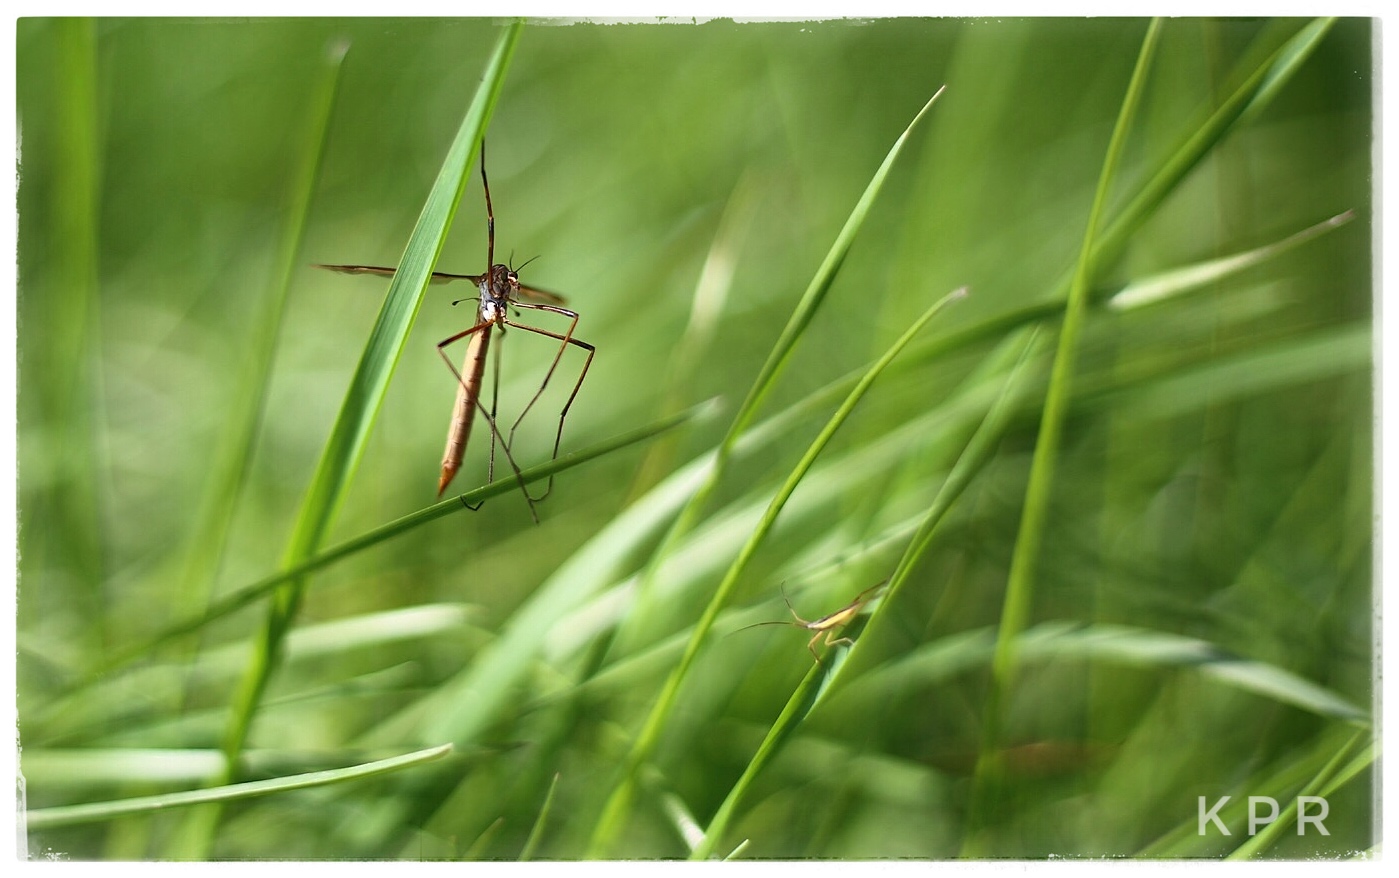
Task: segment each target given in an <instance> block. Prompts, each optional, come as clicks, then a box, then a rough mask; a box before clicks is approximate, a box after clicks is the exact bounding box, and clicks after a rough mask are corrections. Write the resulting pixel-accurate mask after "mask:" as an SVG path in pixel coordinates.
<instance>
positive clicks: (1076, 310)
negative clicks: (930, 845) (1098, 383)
mask: <svg viewBox="0 0 1399 878" xmlns="http://www.w3.org/2000/svg"><path fill="white" fill-rule="evenodd" d="M1160 31H1161V20H1160V19H1153V20H1152V22H1151V24H1150V25H1149V26H1148V28H1147V32H1146V37H1145V38H1144V39H1143V41H1142V48H1141V53H1140V54H1139V55H1138V56H1137V65H1136V69H1135V70H1133V71H1132V79H1131V82H1129V83H1128V86H1127V94H1126V96H1125V97H1124V98H1123V101H1122V109H1121V111H1120V112H1119V113H1118V117H1117V123H1116V125H1114V127H1113V132H1112V138H1111V140H1110V141H1109V142H1108V149H1107V155H1106V157H1105V158H1104V160H1103V167H1102V171H1101V173H1100V174H1099V177H1098V186H1097V189H1096V190H1095V192H1094V193H1093V206H1092V208H1091V209H1090V210H1089V214H1088V227H1087V230H1086V231H1085V232H1084V236H1083V245H1082V248H1081V250H1080V253H1079V258H1078V265H1077V268H1076V269H1075V270H1074V279H1073V283H1072V285H1071V286H1070V288H1069V300H1068V305H1067V307H1066V310H1065V314H1064V323H1063V326H1062V327H1061V328H1060V331H1059V347H1058V351H1057V352H1056V354H1055V357H1054V366H1053V370H1052V372H1051V373H1050V378H1049V389H1048V393H1047V395H1046V397H1045V401H1044V414H1043V417H1042V418H1041V421H1040V429H1039V435H1038V437H1037V438H1036V441H1035V453H1034V458H1033V460H1032V462H1031V464H1030V481H1029V485H1028V486H1027V488H1026V491H1025V506H1024V509H1023V511H1022V512H1021V518H1020V530H1019V533H1018V534H1017V536H1016V539H1015V549H1014V552H1013V554H1012V556H1011V562H1010V573H1009V575H1008V577H1007V582H1006V594H1005V603H1004V607H1003V609H1002V612H1001V630H1000V634H999V636H998V638H997V643H998V646H997V651H996V660H995V662H994V663H993V664H992V668H991V688H990V690H989V692H988V693H987V698H986V717H985V724H984V726H983V738H982V750H981V752H982V756H981V758H980V759H978V765H977V771H976V778H975V779H974V781H973V789H972V806H971V819H970V825H969V829H968V834H967V836H966V840H967V841H968V842H970V841H971V840H972V839H973V838H974V837H975V835H976V833H977V830H978V827H979V826H980V825H981V821H982V820H983V819H984V811H985V809H986V808H987V807H988V803H987V802H986V797H987V795H988V793H987V786H988V784H990V783H991V782H992V780H993V778H994V777H995V775H996V771H997V769H996V766H995V765H994V764H993V762H994V754H995V753H997V752H998V751H997V746H998V743H999V742H998V738H999V735H1000V703H1001V699H1002V698H1003V697H1004V694H1005V693H1006V692H1008V691H1009V689H1010V686H1011V674H1012V672H1013V670H1014V661H1015V656H1014V653H1013V649H1014V645H1015V642H1016V638H1017V636H1018V635H1019V633H1020V632H1021V631H1023V630H1024V628H1025V625H1026V624H1027V622H1028V621H1029V618H1030V608H1031V605H1032V603H1033V600H1034V566H1035V564H1036V563H1037V561H1038V560H1039V550H1040V543H1041V540H1042V538H1043V535H1044V524H1045V518H1046V515H1047V514H1048V511H1049V497H1050V490H1051V488H1052V486H1053V483H1054V468H1055V465H1056V462H1057V457H1058V453H1059V439H1060V435H1061V432H1062V430H1063V426H1064V418H1065V415H1066V413H1067V411H1068V405H1069V399H1070V396H1071V394H1072V390H1071V385H1072V381H1073V371H1074V358H1075V356H1076V354H1077V349H1078V336H1079V333H1080V332H1081V331H1082V327H1083V321H1084V315H1085V312H1086V311H1087V307H1088V292H1089V289H1090V285H1091V282H1092V278H1093V269H1094V264H1093V253H1094V248H1095V246H1096V244H1097V234H1098V225H1099V222H1100V221H1101V217H1102V215H1103V211H1104V206H1105V205H1106V204H1107V198H1108V192H1109V191H1110V190H1111V188H1112V183H1113V180H1114V179H1115V178H1116V176H1117V166H1118V163H1119V161H1120V160H1121V157H1122V150H1123V147H1124V145H1125V144H1126V141H1127V134H1128V132H1129V131H1130V130H1131V128H1132V121H1133V119H1134V118H1135V116H1136V111H1137V106H1138V104H1139V103H1140V101H1141V96H1142V92H1143V91H1144V90H1145V88H1146V76H1147V71H1148V70H1149V69H1150V67H1151V59H1152V56H1153V54H1154V53H1155V49H1156V43H1157V40H1158V39H1159V37H1160Z"/></svg>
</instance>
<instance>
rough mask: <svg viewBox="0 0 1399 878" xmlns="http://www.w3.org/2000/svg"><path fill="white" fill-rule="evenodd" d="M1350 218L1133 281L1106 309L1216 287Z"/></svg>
mask: <svg viewBox="0 0 1399 878" xmlns="http://www.w3.org/2000/svg"><path fill="white" fill-rule="evenodd" d="M1354 218H1355V212H1354V211H1350V210H1347V211H1345V212H1344V213H1340V214H1337V215H1336V216H1333V217H1331V218H1330V219H1326V220H1322V221H1321V222H1319V223H1317V224H1316V225H1314V226H1308V227H1307V228H1305V229H1303V230H1302V231H1300V232H1297V233H1295V234H1292V235H1289V236H1288V237H1286V238H1283V239H1282V240H1281V241H1274V242H1273V243H1272V244H1265V245H1263V246H1262V247H1255V248H1254V249H1252V250H1246V251H1244V252H1242V253H1235V254H1233V255H1231V256H1223V257H1220V258H1219V259H1210V260H1207V261H1205V262H1199V263H1196V264H1194V265H1186V266H1182V267H1180V268H1176V269H1172V270H1170V271H1163V272H1161V273H1159V274H1154V275H1152V276H1150V277H1144V278H1141V279H1139V280H1134V281H1132V282H1131V283H1129V284H1128V285H1127V286H1125V287H1123V288H1122V289H1121V290H1120V291H1118V292H1117V293H1116V294H1115V295H1114V296H1113V297H1112V298H1111V299H1108V300H1107V302H1106V305H1107V307H1108V308H1109V309H1111V310H1113V311H1130V310H1132V309H1133V308H1140V307H1143V306H1146V305H1154V304H1156V303H1157V302H1160V301H1163V300H1165V299H1169V298H1171V297H1172V296H1178V295H1181V294H1182V293H1186V292H1189V291H1190V290H1194V289H1199V288H1200V287H1203V286H1206V285H1208V284H1213V283H1218V282H1219V281H1221V280H1224V279H1225V278H1227V277H1229V276H1230V275H1232V274H1236V273H1238V272H1240V271H1243V270H1245V269H1248V268H1253V267H1255V266H1257V265H1261V264H1262V263H1264V262H1267V261H1268V260H1269V259H1272V258H1274V257H1276V256H1280V255H1282V254H1283V253H1286V252H1287V251H1288V250H1291V249H1292V248H1293V247H1296V246H1298V245H1300V244H1305V243H1306V242H1308V241H1310V240H1312V239H1313V238H1317V237H1320V236H1321V235H1324V234H1326V233H1327V232H1329V231H1331V230H1333V229H1338V228H1340V227H1341V226H1343V225H1345V224H1346V223H1348V222H1350V221H1351V220H1352V219H1354Z"/></svg>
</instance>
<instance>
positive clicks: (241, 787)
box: [24, 744, 452, 830]
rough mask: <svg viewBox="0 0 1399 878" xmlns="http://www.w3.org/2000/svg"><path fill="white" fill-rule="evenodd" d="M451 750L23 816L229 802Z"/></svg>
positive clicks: (97, 815)
mask: <svg viewBox="0 0 1399 878" xmlns="http://www.w3.org/2000/svg"><path fill="white" fill-rule="evenodd" d="M451 752H452V745H451V744H443V745H441V746H439V747H431V748H428V749H426V750H416V751H414V752H412V753H405V754H403V755H402V756H394V757H392V758H389V759H379V760H376V761H374V762H366V763H363V764H361V765H353V766H350V767H348V768H337V769H333V770H331V771H312V772H308V773H306V774H297V775H292V776H290V777H278V778H272V779H269V780H258V781H250V782H248V783H239V784H227V785H224V786H217V787H210V788H208V789H203V790H189V791H188V792H183V793H167V794H165V795H159V796H140V797H138V798H133V799H120V800H117V801H114V802H91V803H88V804H84V805H65V806H60V807H55V808H40V809H37V810H34V811H30V812H28V813H27V814H26V815H24V822H25V825H26V827H27V828H28V829H30V830H35V829H52V828H54V827H58V826H72V825H74V824H77V823H95V822H98V821H102V820H115V819H117V818H118V817H129V816H131V815H133V814H147V813H150V812H153V811H163V810H166V809H169V808H185V807H189V806H190V805H203V804H208V803H213V802H232V801H236V800H238V799H249V798H253V797H254V796H267V795H272V794H273V793H284V792H289V791H291V790H301V789H306V788H307V787H319V786H326V785H327V784H335V783H345V782H346V781H351V780H359V779H361V778H366V777H374V776H376V775H382V774H389V773H391V772H396V771H402V770H403V769H405V768H412V767H413V766H416V765H422V764H423V763H425V762H433V761H435V760H438V759H441V758H443V757H444V756H446V755H447V754H449V753H451Z"/></svg>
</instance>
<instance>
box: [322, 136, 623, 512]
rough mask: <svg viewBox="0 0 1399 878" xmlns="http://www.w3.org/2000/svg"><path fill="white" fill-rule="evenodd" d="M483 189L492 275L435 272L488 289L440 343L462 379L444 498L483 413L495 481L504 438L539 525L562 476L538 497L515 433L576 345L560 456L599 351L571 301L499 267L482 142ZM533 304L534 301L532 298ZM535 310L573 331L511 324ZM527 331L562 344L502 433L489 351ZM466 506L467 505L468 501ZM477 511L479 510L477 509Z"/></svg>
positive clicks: (382, 271)
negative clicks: (515, 448) (495, 339)
mask: <svg viewBox="0 0 1399 878" xmlns="http://www.w3.org/2000/svg"><path fill="white" fill-rule="evenodd" d="M481 186H482V188H483V189H484V190H485V196H486V273H485V274H450V273H448V272H445V271H434V272H433V273H432V277H431V282H432V283H449V282H451V281H457V280H465V281H470V282H471V283H473V284H475V285H476V288H477V289H478V290H479V291H480V295H479V296H473V297H471V298H469V299H458V300H457V301H456V302H453V303H452V304H453V305H455V304H457V303H458V302H464V301H478V302H479V303H480V306H479V308H478V310H477V321H476V324H475V325H474V326H472V327H471V328H470V329H467V330H463V331H462V332H458V333H456V334H455V335H452V336H450V337H448V338H445V339H443V340H442V341H440V342H438V343H437V352H438V353H439V354H441V356H442V360H443V362H445V363H446V364H447V368H448V369H451V370H452V374H453V375H454V376H455V377H456V379H457V398H456V402H455V404H454V405H453V407H452V421H451V424H450V426H449V427H448V430H447V445H446V448H445V449H444V450H443V452H442V474H441V477H440V478H439V479H438V482H437V496H438V497H441V496H442V494H443V493H444V492H446V490H447V486H448V485H449V484H451V482H452V478H453V477H454V476H456V474H457V471H458V470H460V469H461V463H462V457H463V456H464V455H465V454H466V443H467V440H468V439H469V438H470V437H471V425H472V421H473V420H474V419H475V416H476V412H477V410H478V409H479V410H480V412H481V415H482V417H484V418H485V419H486V423H487V425H488V426H489V428H490V430H491V452H490V458H489V463H488V465H487V466H488V468H487V481H490V480H492V479H493V478H494V475H495V447H496V441H497V440H499V441H500V444H501V446H502V449H503V450H504V453H505V457H506V460H507V461H508V462H509V463H510V467H511V469H513V470H514V471H515V476H516V478H519V479H521V483H520V490H521V491H523V492H524V495H525V502H526V503H528V504H529V508H530V515H531V516H532V517H533V518H534V520H535V521H536V522H538V521H539V516H538V515H537V514H536V512H535V508H534V504H535V503H538V502H540V501H542V500H543V499H544V498H545V497H547V496H549V492H550V491H552V490H553V488H554V477H553V476H552V475H551V476H550V477H549V482H548V486H547V487H546V488H545V489H544V493H543V494H540V495H539V496H538V497H535V496H532V495H531V494H530V492H529V489H528V488H526V487H525V485H524V482H523V478H522V477H521V476H520V469H519V467H517V466H516V465H515V461H514V459H513V457H511V454H510V448H511V444H512V443H513V442H514V439H515V431H516V429H518V428H519V426H520V422H521V421H523V420H524V419H525V415H527V414H529V410H530V409H531V408H533V407H534V404H535V403H536V402H538V401H539V398H540V396H542V395H543V394H544V389H545V388H546V387H548V385H549V379H551V378H553V377H554V372H555V370H556V369H558V366H559V362H560V360H561V359H562V358H563V354H564V351H566V350H567V349H568V347H569V345H573V346H574V347H578V348H581V349H583V350H584V351H587V359H586V360H584V361H583V368H582V370H580V371H579V373H578V380H577V382H575V383H574V385H573V391H572V392H571V393H570V394H569V395H568V401H567V402H565V403H564V406H563V410H562V411H560V412H559V427H558V430H557V431H556V432H555V434H554V455H553V456H554V457H555V458H557V457H558V456H559V444H560V442H561V441H562V440H563V425H564V419H565V418H567V417H568V410H569V408H570V407H571V406H572V405H573V401H574V399H576V398H577V396H578V391H579V389H581V388H582V386H583V379H584V378H586V377H587V375H588V367H589V366H591V365H592V363H593V355H594V354H596V353H597V348H595V347H594V346H593V345H590V344H588V343H587V342H585V341H582V340H580V339H577V338H574V336H573V332H574V330H575V329H576V328H577V327H578V313H577V312H576V311H570V310H568V309H567V308H564V307H563V305H564V300H563V298H562V297H560V296H556V295H555V294H553V293H550V292H546V291H544V290H541V289H537V288H535V287H528V286H525V285H524V284H521V283H520V277H519V274H518V270H517V269H514V268H511V267H510V266H508V265H498V264H496V262H495V212H494V210H493V209H492V207H491V186H490V181H489V180H487V178H486V144H485V142H484V141H482V143H481ZM316 267H317V268H325V269H329V270H331V271H339V272H343V273H345V274H374V275H380V276H383V277H392V276H393V274H394V272H395V270H396V269H393V268H383V267H380V266H377V265H317V266H316ZM520 267H521V268H523V267H524V266H523V265H521V266H520ZM524 299H533V300H534V301H533V302H528V301H524ZM521 308H524V309H528V310H531V311H546V312H549V313H551V314H559V315H561V316H563V317H566V318H567V319H568V321H569V323H568V329H567V330H565V331H564V332H563V333H558V332H552V331H550V330H547V329H543V328H541V327H538V326H530V325H529V324H526V323H517V322H516V321H514V320H511V319H510V312H511V311H512V310H513V311H514V312H515V314H516V316H518V315H519V313H520V309H521ZM507 326H508V327H511V328H512V329H522V330H524V331H525V332H533V333H535V334H537V335H543V336H546V337H548V338H552V339H555V340H556V341H558V342H559V349H558V350H557V351H556V352H555V353H554V359H553V361H552V362H551V363H550V364H549V369H548V371H546V372H545V373H544V380H543V381H541V382H540V384H539V389H538V390H536V391H535V393H534V396H533V397H532V398H531V399H530V401H529V403H528V404H527V405H525V407H524V409H522V410H521V411H520V414H519V416H518V417H517V418H516V419H515V422H514V423H513V424H512V425H511V426H510V432H509V433H508V434H506V435H501V433H500V429H499V427H498V426H497V424H496V409H497V402H498V400H499V395H500V346H499V345H497V346H496V357H495V361H496V362H495V370H494V382H493V388H492V391H491V407H490V410H489V411H487V410H486V408H485V406H484V405H482V403H481V382H482V378H483V377H484V375H485V371H486V354H487V351H488V350H489V348H490V344H491V330H492V329H494V330H497V331H498V332H500V334H501V336H502V338H503V337H504V335H505V328H506V327H507ZM462 339H469V341H468V342H467V348H466V356H465V359H464V360H463V362H462V368H461V370H460V371H458V369H457V367H456V365H454V364H453V363H452V359H451V357H449V356H447V350H446V349H447V347H448V346H450V345H452V344H454V343H455V342H458V341H461V340H462ZM463 503H465V501H463ZM468 508H471V509H476V508H479V506H469V507H468Z"/></svg>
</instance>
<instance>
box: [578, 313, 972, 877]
mask: <svg viewBox="0 0 1399 878" xmlns="http://www.w3.org/2000/svg"><path fill="white" fill-rule="evenodd" d="M965 295H966V289H965V288H962V289H958V290H954V291H953V292H951V293H949V294H947V295H946V296H944V297H943V298H941V299H939V300H938V301H937V302H936V303H935V304H934V305H933V306H932V307H930V308H929V309H928V310H926V311H924V312H923V314H922V316H920V317H919V318H918V319H917V320H916V321H914V323H913V325H911V326H910V327H909V328H908V329H907V330H906V331H905V332H904V334H903V335H902V336H900V337H899V339H898V341H896V342H894V344H893V345H892V346H891V347H890V348H889V350H887V351H885V353H884V355H883V356H882V357H880V358H879V360H877V361H876V362H875V364H874V365H873V366H872V367H870V370H869V371H868V372H867V373H865V375H864V377H863V378H861V379H860V383H859V384H857V385H856V386H855V388H854V389H853V390H851V391H850V395H849V396H847V397H846V399H845V401H844V402H843V403H841V405H840V408H838V409H837V410H836V412H835V414H833V415H832V416H831V419H830V420H829V421H827V423H826V425H825V427H823V428H822V430H821V432H820V434H818V435H817V437H816V439H815V440H813V441H812V443H811V446H810V447H809V448H807V450H806V453H805V454H804V455H802V458H801V460H800V461H798V462H797V465H796V467H795V468H793V470H792V472H791V473H790V474H789V475H788V476H787V480H786V481H785V482H784V483H783V485H782V487H781V488H779V489H778V492H777V494H776V496H774V497H773V498H772V502H771V503H770V504H769V505H768V508H767V511H766V512H765V513H764V514H763V517H762V519H761V520H760V521H759V522H758V526H757V527H756V528H755V529H754V531H753V533H752V535H751V536H750V537H749V538H748V541H747V542H746V543H745V544H744V546H743V548H742V549H740V550H739V554H738V556H737V557H736V558H735V559H734V561H733V564H732V565H730V567H729V569H728V572H727V573H725V574H724V578H723V580H722V581H720V583H719V585H718V587H717V588H716V589H715V590H714V594H713V596H712V597H711V598H710V600H709V604H708V605H707V606H706V607H705V609H704V613H703V614H702V615H701V616H700V618H699V621H698V622H696V623H695V628H694V632H693V633H692V634H691V636H690V640H689V642H688V643H687V644H686V645H685V652H684V653H682V654H681V656H680V661H679V662H678V663H677V664H676V666H675V668H674V669H673V670H672V671H671V673H670V675H669V676H668V677H667V678H666V681H665V684H664V685H663V686H662V688H661V692H660V694H659V695H658V696H657V699H656V703H655V704H654V705H653V706H652V709H651V713H650V715H649V716H647V718H646V723H645V724H644V725H643V726H642V729H641V733H640V734H639V735H638V736H637V739H636V741H635V742H634V743H633V745H632V748H631V751H630V752H629V753H628V754H627V756H626V758H625V760H624V762H623V766H622V773H621V778H620V780H619V781H618V783H617V785H616V786H615V787H614V788H613V790H612V793H611V795H610V796H609V797H608V800H607V805H606V807H605V808H604V809H603V812H602V815H601V817H600V818H599V820H598V823H597V826H596V828H595V830H594V832H593V837H592V841H591V842H590V843H589V853H588V856H589V857H593V858H597V857H602V856H605V855H606V854H607V852H608V851H609V850H610V849H611V847H612V843H613V841H614V839H615V838H616V837H617V835H618V833H619V832H620V831H621V827H622V824H623V823H624V822H625V820H626V817H627V814H628V812H629V811H630V810H631V799H632V795H633V791H634V788H635V783H636V774H637V771H638V769H639V768H640V767H641V766H642V765H643V764H644V763H646V761H647V760H649V759H650V757H651V754H652V753H653V752H655V749H656V746H657V745H658V744H659V743H660V734H661V730H662V728H663V727H664V726H665V723H666V720H667V719H668V718H669V717H670V714H671V712H672V711H673V710H674V708H675V703H676V696H677V695H678V694H679V691H680V684H681V683H682V682H683V681H684V679H685V677H686V675H687V674H688V673H689V670H690V667H691V666H692V665H693V663H694V660H695V657H696V656H697V655H698V654H699V650H700V647H701V646H702V645H703V644H704V641H705V639H706V638H707V637H708V635H709V631H710V629H711V628H712V627H713V625H714V620H715V619H716V618H718V616H719V612H720V611H721V610H722V609H723V608H724V605H725V604H726V603H727V602H728V599H729V595H730V593H731V592H732V591H733V589H734V587H735V586H736V585H737V583H738V579H739V577H740V576H741V575H742V573H743V571H744V569H746V568H747V566H748V562H749V560H751V559H752V557H753V555H754V554H756V552H757V550H758V547H759V546H760V545H761V544H762V543H763V541H764V540H765V539H766V537H767V535H768V533H769V531H771V530H772V527H773V525H774V524H775V523H776V521H777V517H778V515H779V514H780V513H781V512H782V507H783V506H785V505H786V503H787V500H788V499H789V498H790V497H791V496H792V493H793V492H794V491H795V490H796V489H797V485H798V484H800V483H801V480H802V478H803V477H804V476H805V475H806V473H807V471H808V470H809V469H810V468H811V465H812V464H813V463H815V461H816V458H817V457H818V456H820V454H821V452H822V451H823V450H824V449H825V447H826V445H827V444H828V443H829V442H830V440H831V437H832V436H834V435H835V433H836V431H837V430H838V429H840V427H841V425H842V424H844V423H845V421H846V419H847V418H849V417H850V413H851V412H852V411H854V409H855V406H856V405H857V404H858V403H859V402H860V400H861V399H863V398H864V396H865V394H866V393H867V392H868V391H869V389H870V387H871V386H872V385H873V384H874V382H875V379H877V378H878V377H879V375H880V373H882V372H883V371H884V369H885V368H886V367H887V366H888V365H889V363H891V362H893V360H894V358H895V357H897V356H898V355H899V352H900V351H902V350H903V349H904V347H905V346H906V345H908V343H909V342H910V341H912V340H913V338H914V336H916V335H917V334H918V332H919V331H920V330H922V328H923V327H924V326H926V325H927V324H928V322H929V321H931V320H932V319H933V317H935V316H936V315H937V314H938V313H939V312H941V311H942V309H943V308H945V307H946V306H947V305H948V304H949V303H951V302H954V301H956V300H958V299H961V298H963V297H964V296H965Z"/></svg>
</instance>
